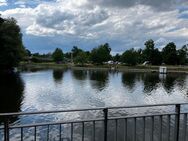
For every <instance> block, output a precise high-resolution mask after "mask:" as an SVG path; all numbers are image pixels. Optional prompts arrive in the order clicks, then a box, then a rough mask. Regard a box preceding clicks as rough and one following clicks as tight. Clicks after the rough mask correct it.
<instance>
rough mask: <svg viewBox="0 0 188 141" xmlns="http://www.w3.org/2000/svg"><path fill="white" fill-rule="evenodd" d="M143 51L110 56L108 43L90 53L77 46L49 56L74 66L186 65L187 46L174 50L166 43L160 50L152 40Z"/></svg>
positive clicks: (174, 48) (60, 50)
mask: <svg viewBox="0 0 188 141" xmlns="http://www.w3.org/2000/svg"><path fill="white" fill-rule="evenodd" d="M144 45H145V48H144V49H141V48H140V49H137V50H136V49H134V48H132V49H128V50H126V51H124V52H123V53H122V54H116V55H114V56H112V55H111V54H110V53H111V48H110V46H109V44H108V43H105V44H102V45H99V46H98V47H96V48H93V49H92V50H91V51H84V50H82V49H80V48H78V47H77V46H74V47H73V48H72V50H71V52H67V53H63V51H62V49H60V48H56V49H55V51H54V52H53V53H52V54H51V57H52V58H53V60H54V61H55V62H57V63H58V62H64V61H65V62H67V61H69V62H71V61H73V62H74V63H76V64H81V65H83V64H85V63H92V64H104V63H105V62H108V61H110V60H111V61H113V62H114V63H119V62H121V63H123V64H126V65H132V66H134V65H138V64H143V63H144V62H145V63H148V64H151V65H161V64H166V65H186V64H187V63H188V58H187V57H188V48H187V45H184V46H182V47H181V48H180V49H177V48H176V45H175V43H173V42H170V43H168V44H167V45H166V46H165V47H164V48H163V49H162V50H159V49H158V48H156V47H155V43H154V41H153V40H152V39H149V40H147V41H146V42H145V44H144Z"/></svg>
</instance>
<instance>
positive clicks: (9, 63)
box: [0, 17, 25, 69]
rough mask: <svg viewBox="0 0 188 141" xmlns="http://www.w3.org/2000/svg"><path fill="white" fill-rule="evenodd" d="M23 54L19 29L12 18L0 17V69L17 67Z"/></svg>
mask: <svg viewBox="0 0 188 141" xmlns="http://www.w3.org/2000/svg"><path fill="white" fill-rule="evenodd" d="M24 54H25V50H24V46H23V43H22V34H21V30H20V27H19V26H18V25H17V22H16V20H15V19H13V18H8V19H3V18H1V17H0V67H1V69H12V68H13V67H16V66H18V64H19V62H20V61H21V59H22V58H23V56H24Z"/></svg>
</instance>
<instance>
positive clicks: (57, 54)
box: [52, 48, 64, 63]
mask: <svg viewBox="0 0 188 141" xmlns="http://www.w3.org/2000/svg"><path fill="white" fill-rule="evenodd" d="M52 58H53V60H54V61H55V62H56V63H61V62H62V61H63V58H64V55H63V51H62V50H61V49H60V48H56V49H55V51H54V52H53V54H52Z"/></svg>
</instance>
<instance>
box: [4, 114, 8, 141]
mask: <svg viewBox="0 0 188 141" xmlns="http://www.w3.org/2000/svg"><path fill="white" fill-rule="evenodd" d="M4 141H9V117H7V116H6V117H5V121H4Z"/></svg>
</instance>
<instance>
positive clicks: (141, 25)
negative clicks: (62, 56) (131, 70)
mask: <svg viewBox="0 0 188 141" xmlns="http://www.w3.org/2000/svg"><path fill="white" fill-rule="evenodd" d="M110 2H111V4H113V3H114V6H113V5H111V6H105V4H104V1H103V0H97V1H96V2H91V0H56V2H45V3H40V4H39V5H38V6H36V7H34V8H15V9H10V10H6V11H2V12H1V14H2V15H3V16H4V17H15V18H16V19H17V20H18V23H19V24H20V25H21V27H22V29H23V31H25V33H26V34H31V35H35V36H56V35H61V36H66V37H68V38H67V39H68V40H71V39H75V38H79V39H81V40H82V39H83V40H92V39H93V40H96V41H97V42H112V44H114V45H115V44H116V45H117V44H118V45H119V47H117V48H116V51H120V50H124V49H125V48H132V47H135V48H140V47H142V46H143V44H144V43H143V42H144V41H145V40H147V39H150V38H153V39H154V40H156V41H157V44H160V45H159V46H161V44H162V43H159V42H160V41H161V39H164V40H166V41H169V40H170V39H172V40H173V39H176V38H177V39H179V38H182V39H184V40H187V39H188V20H187V19H185V18H179V17H181V16H182V15H185V14H186V13H187V11H184V12H182V13H179V11H178V10H177V9H176V8H174V9H170V10H166V11H164V10H157V11H156V9H155V8H153V7H157V6H160V4H159V3H158V2H154V3H147V1H146V0H141V1H140V2H137V3H132V2H131V3H128V1H127V0H125V2H123V1H122V0H117V1H116V2H115V1H114V2H112V1H111V0H108V1H107V3H110ZM171 2H173V1H171V0H168V1H166V2H165V4H169V3H171ZM182 2H184V1H182ZM117 3H119V5H118V4H117ZM121 3H122V5H123V4H124V5H126V6H124V7H126V8H124V7H123V6H120V4H121ZM18 4H20V5H22V4H25V1H24V0H20V1H18ZM117 6H119V7H117ZM120 48H121V49H120Z"/></svg>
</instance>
